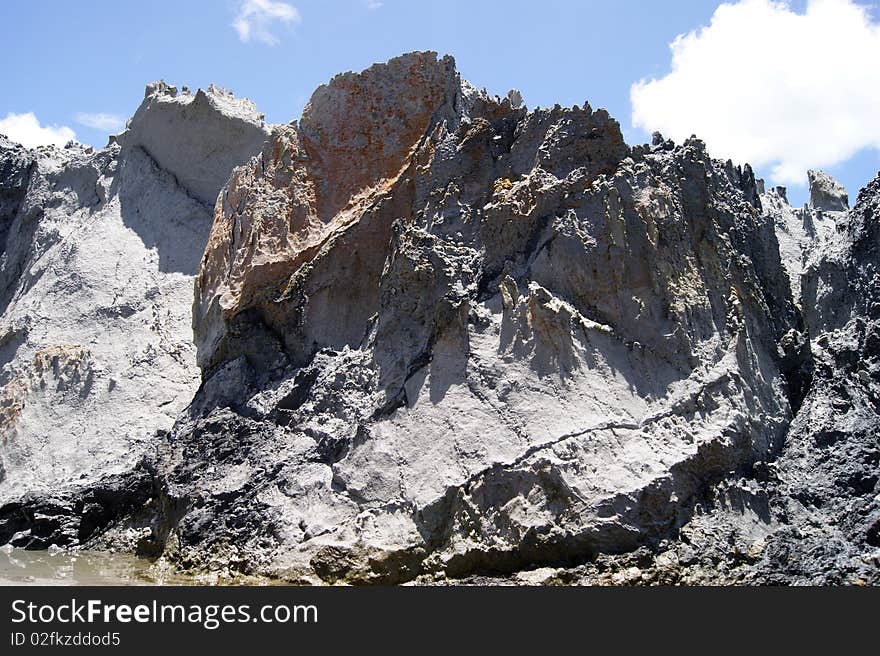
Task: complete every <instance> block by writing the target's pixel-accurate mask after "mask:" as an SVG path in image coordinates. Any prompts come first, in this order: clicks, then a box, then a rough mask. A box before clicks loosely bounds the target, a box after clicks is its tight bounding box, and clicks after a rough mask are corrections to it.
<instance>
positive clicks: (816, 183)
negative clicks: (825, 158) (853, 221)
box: [807, 170, 849, 212]
mask: <svg viewBox="0 0 880 656" xmlns="http://www.w3.org/2000/svg"><path fill="white" fill-rule="evenodd" d="M807 179H808V180H809V182H810V208H811V209H814V210H822V211H825V212H845V211H847V210H848V209H849V196H848V195H847V193H846V189H844V188H843V185H842V184H840V183H839V182H838V181H837V180H835V179H834V178H832V177H831V176H830V175H828V174H827V173H825V172H824V171H815V170H810V171H807Z"/></svg>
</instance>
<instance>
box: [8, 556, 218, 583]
mask: <svg viewBox="0 0 880 656" xmlns="http://www.w3.org/2000/svg"><path fill="white" fill-rule="evenodd" d="M199 583H204V581H197V580H196V579H194V578H192V577H185V576H181V575H179V574H171V573H168V572H164V571H162V570H160V569H158V568H157V567H155V566H153V565H152V564H151V563H150V562H149V561H147V560H143V559H140V558H137V557H135V556H132V555H129V554H113V553H106V552H99V551H78V552H69V551H60V550H59V551H54V552H50V551H25V550H23V549H9V548H8V547H2V548H0V585H197V584H199Z"/></svg>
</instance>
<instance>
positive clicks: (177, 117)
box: [117, 81, 271, 206]
mask: <svg viewBox="0 0 880 656" xmlns="http://www.w3.org/2000/svg"><path fill="white" fill-rule="evenodd" d="M270 128H271V126H267V125H266V123H265V120H264V116H263V114H261V113H259V111H257V107H256V105H254V103H252V102H251V101H250V100H248V99H246V98H236V97H235V95H234V94H233V93H232V92H231V91H227V90H226V89H221V88H218V87H215V86H214V85H213V84H212V85H210V86H209V87H208V89H207V90H202V89H199V90H198V91H196V92H195V93H192V92H190V91H189V89H187V88H186V87H183V92H182V93H178V90H177V87H174V86H171V85H169V84H167V83H165V82H164V81H159V82H153V83H151V84H148V85H147V87H146V90H145V93H144V100H143V102H142V103H141V105H140V107H138V109H137V111H136V112H135V114H134V116H132V118H131V119H130V120H129V122H128V126H127V128H126V130H125V132H123V133H122V134H121V135H119V136H118V137H117V141H118V142H119V143H120V144H121V145H122V147H123V148H124V149H131V148H142V149H143V150H144V151H146V152H147V154H149V155H150V157H152V158H153V159H154V160H155V161H156V163H157V164H158V165H159V166H160V167H161V168H163V169H165V170H166V171H168V172H169V173H171V174H172V175H174V176H175V177H176V178H177V181H178V183H179V184H180V185H181V186H182V187H183V188H184V189H186V191H187V192H188V193H189V194H190V195H191V196H193V197H194V198H196V199H197V200H199V201H201V202H202V203H205V204H206V205H210V206H213V204H214V201H215V200H216V199H217V194H218V192H219V191H220V188H221V187H222V186H223V185H224V184H225V183H226V180H227V179H228V178H229V173H230V172H231V171H232V169H233V168H234V167H235V166H237V165H239V164H241V163H242V162H244V161H245V160H246V159H247V158H248V157H250V156H251V155H252V154H254V153H256V152H258V151H259V149H260V146H261V145H262V143H263V142H264V141H265V140H266V138H267V137H268V136H269V133H270Z"/></svg>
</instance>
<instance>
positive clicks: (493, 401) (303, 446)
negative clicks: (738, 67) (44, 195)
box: [154, 54, 808, 582]
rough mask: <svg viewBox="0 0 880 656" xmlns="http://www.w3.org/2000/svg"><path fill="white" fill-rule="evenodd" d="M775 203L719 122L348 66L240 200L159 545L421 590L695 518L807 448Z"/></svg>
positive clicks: (207, 263) (232, 190)
mask: <svg viewBox="0 0 880 656" xmlns="http://www.w3.org/2000/svg"><path fill="white" fill-rule="evenodd" d="M328 103H330V105H328ZM398 108H405V111H403V113H402V114H400V115H398V114H397V112H398V111H399V110H398ZM331 109H335V110H338V111H331ZM352 115H353V116H354V117H355V120H352V119H351V117H352ZM376 139H379V140H380V142H381V143H382V148H381V149H379V150H377V147H376V142H375V140H376ZM757 196H758V194H757V187H756V182H755V180H754V177H753V176H752V173H751V171H750V170H749V169H746V170H741V169H738V168H735V167H733V166H732V165H730V164H725V163H721V162H714V161H712V160H711V159H710V158H709V157H708V155H707V154H706V151H705V148H704V146H703V144H702V142H700V141H698V140H696V139H692V140H689V141H688V142H687V143H686V144H684V145H682V146H675V145H673V144H671V143H669V142H664V141H662V140H660V141H659V142H658V143H657V144H656V145H654V146H653V147H650V148H637V149H630V148H629V147H627V146H626V144H625V143H624V142H623V139H622V137H621V134H620V130H619V127H618V125H617V123H616V122H615V121H613V120H612V119H611V118H610V117H609V116H608V114H607V113H606V112H604V111H603V110H599V111H593V110H592V109H591V108H590V107H589V106H584V107H574V108H570V109H565V108H561V107H555V108H551V109H539V110H535V111H533V112H528V111H526V110H525V109H523V108H520V107H514V104H512V103H511V102H510V100H509V99H505V100H500V99H497V98H491V97H488V96H487V95H486V94H485V93H482V92H479V91H477V90H476V89H474V88H473V87H471V86H470V85H468V84H467V83H463V82H461V81H460V80H459V78H458V75H457V73H456V71H455V69H454V66H453V64H452V62H451V60H449V59H443V60H438V59H436V58H435V56H434V55H432V54H416V55H409V56H406V57H403V58H400V59H397V60H393V61H392V62H390V63H389V64H387V65H379V66H375V67H373V68H371V69H369V70H368V71H365V72H364V73H363V74H360V75H353V74H347V75H345V76H341V77H338V78H336V79H334V80H333V81H332V82H331V83H330V84H329V85H327V86H326V87H322V88H321V89H319V90H318V92H316V94H315V97H314V98H313V99H312V101H311V102H310V104H309V107H308V108H307V109H306V111H305V113H304V116H303V121H302V122H301V123H300V124H299V125H298V126H293V125H291V126H285V127H283V128H280V129H277V130H276V132H275V133H274V134H273V136H272V139H271V140H270V141H269V142H267V144H266V146H265V148H264V150H263V152H262V154H261V156H260V157H258V158H255V159H254V160H252V161H251V163H250V164H248V165H247V166H245V167H243V168H240V169H238V170H237V171H236V172H235V173H234V174H233V176H232V179H231V180H230V183H229V185H228V186H227V188H226V189H225V190H224V192H223V194H222V196H221V199H220V201H219V202H218V204H217V206H216V208H215V218H214V227H213V229H212V234H211V238H210V240H209V244H208V248H207V250H206V254H205V258H204V260H203V262H202V267H201V270H200V272H199V276H198V279H197V284H196V303H195V315H194V325H195V332H196V337H197V340H198V347H199V361H200V363H201V365H202V366H203V371H204V375H205V380H204V385H203V387H202V388H201V390H200V392H199V394H198V395H197V396H196V399H195V401H194V403H193V404H192V406H191V407H190V409H189V411H188V412H187V413H185V414H184V415H183V416H182V417H181V418H180V420H179V421H178V423H177V426H176V427H175V429H174V431H173V435H172V438H171V439H170V440H169V441H168V443H167V448H166V451H165V452H164V453H163V455H162V457H160V459H159V465H158V473H157V476H158V479H159V480H160V481H161V485H162V494H161V496H162V499H163V501H162V504H161V507H162V508H163V509H164V512H163V514H161V515H160V521H159V522H158V523H159V525H160V526H161V527H164V528H163V529H162V530H161V531H159V532H158V534H157V535H156V536H154V537H155V538H156V539H157V540H158V541H160V542H161V543H162V548H164V550H165V553H166V557H167V558H169V559H172V560H175V561H177V562H180V563H184V564H202V565H206V564H210V563H212V562H220V561H222V562H223V563H229V564H231V565H230V566H233V567H234V566H238V567H241V568H242V569H244V570H245V571H253V572H262V573H270V574H273V575H277V576H281V577H284V578H287V579H293V580H314V581H326V582H331V581H337V580H349V581H384V582H399V581H405V580H408V579H411V578H414V577H416V576H419V575H425V574H438V575H439V574H444V575H452V576H460V575H465V574H468V573H470V572H474V571H480V570H483V569H501V570H510V571H512V570H515V569H517V568H522V567H528V566H531V565H535V564H539V563H543V562H560V561H568V560H571V561H576V560H579V559H585V558H588V557H590V556H591V555H593V554H596V553H599V552H605V551H626V550H631V549H634V548H636V547H638V546H639V545H642V544H647V543H651V542H653V541H656V540H659V539H661V538H662V537H664V536H666V535H668V534H669V533H670V532H674V531H675V530H676V529H677V528H678V527H679V526H681V525H682V524H683V523H684V522H686V521H687V519H688V517H689V515H690V513H691V511H692V506H693V499H694V498H695V497H696V496H697V495H698V494H699V493H700V491H701V489H702V487H703V486H704V485H706V484H707V481H712V480H714V479H717V478H720V477H723V476H724V475H726V474H727V473H728V472H730V471H735V470H738V469H741V468H747V467H750V466H751V465H752V464H753V463H754V462H755V461H759V460H766V459H767V458H769V457H771V456H772V455H773V454H775V453H776V452H778V450H779V448H780V446H781V444H782V441H783V439H784V436H785V432H786V430H787V428H788V424H789V422H790V420H791V418H792V416H793V406H794V409H796V407H797V405H798V404H799V403H800V401H801V400H802V397H803V392H804V389H805V385H806V381H805V380H804V371H803V368H802V366H801V365H802V364H803V361H804V359H805V358H806V357H807V356H808V351H807V350H806V349H805V344H806V338H805V337H804V335H803V325H802V323H801V321H800V315H799V314H798V312H797V311H796V308H795V306H794V304H793V302H792V298H791V294H790V291H789V285H788V282H787V278H786V275H785V273H784V270H783V267H782V263H781V261H780V257H779V251H778V248H777V245H776V238H775V234H774V226H773V224H772V222H771V221H770V220H768V219H767V218H765V216H764V215H763V214H762V213H761V211H760V204H759V202H758V200H757Z"/></svg>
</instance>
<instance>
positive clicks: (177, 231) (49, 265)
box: [0, 83, 269, 547]
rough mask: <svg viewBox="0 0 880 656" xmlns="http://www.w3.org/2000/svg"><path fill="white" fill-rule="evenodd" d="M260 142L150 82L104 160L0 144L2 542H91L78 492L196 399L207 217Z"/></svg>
mask: <svg viewBox="0 0 880 656" xmlns="http://www.w3.org/2000/svg"><path fill="white" fill-rule="evenodd" d="M268 133H269V129H268V128H267V127H265V126H264V125H263V123H262V120H261V117H260V116H259V115H257V114H256V112H255V110H253V107H252V105H251V104H250V103H248V102H247V101H238V100H236V99H234V98H233V97H232V96H231V95H230V94H228V93H224V92H220V91H217V90H213V89H212V90H210V91H208V92H203V91H199V92H198V93H197V94H195V95H193V94H189V93H186V94H183V95H178V94H177V93H176V91H175V90H173V89H172V88H170V87H168V86H167V85H165V84H163V83H159V84H155V85H150V86H149V87H148V88H147V94H146V97H145V98H144V101H143V104H142V105H141V107H140V108H139V109H138V111H137V113H136V114H135V116H134V117H133V119H132V120H131V121H129V125H128V129H127V130H126V131H125V132H123V133H122V134H121V135H119V136H118V137H115V138H111V144H110V145H108V147H107V148H105V149H103V150H101V151H98V152H94V151H93V150H92V149H91V148H88V149H86V148H83V147H81V146H79V145H76V144H71V145H70V146H69V147H67V148H64V149H58V148H54V147H51V148H41V149H39V150H37V151H27V150H25V149H24V148H22V147H20V146H17V145H15V144H12V143H11V142H9V141H8V140H6V139H5V138H4V139H2V140H0V247H2V255H0V311H2V315H0V365H2V371H0V541H2V542H4V543H5V542H7V541H10V540H11V541H12V542H13V543H14V544H16V545H19V546H32V547H39V546H46V545H47V544H49V543H51V542H55V543H61V544H71V543H74V544H75V543H77V542H79V541H81V538H83V537H88V535H90V534H91V532H92V531H89V530H81V529H82V527H83V526H88V525H89V521H90V520H88V519H85V517H86V516H87V515H88V513H89V512H92V511H90V510H89V509H88V507H85V506H87V505H88V504H85V506H84V504H83V501H82V499H83V498H87V497H88V489H97V488H100V489H104V487H106V485H105V483H102V482H101V481H102V480H103V478H104V477H114V476H115V477H119V476H122V475H128V473H129V472H131V471H132V469H133V468H134V466H135V463H137V462H138V461H139V459H140V458H141V457H142V456H143V455H144V453H145V452H147V451H148V450H149V449H148V445H149V444H150V442H151V440H153V438H154V436H155V434H156V431H157V430H159V429H169V428H171V426H172V424H173V422H174V419H175V417H176V416H177V414H178V413H179V412H180V411H181V409H183V408H184V407H185V406H186V405H187V403H188V402H189V401H190V400H191V398H192V395H193V394H194V393H195V391H196V389H197V388H198V385H199V370H198V368H197V366H196V361H195V348H194V346H193V343H192V338H191V331H190V324H191V305H192V284H193V277H194V275H195V273H196V271H197V269H198V264H199V260H200V258H201V255H202V253H203V251H204V247H205V243H206V241H207V237H208V233H209V231H210V227H211V207H212V206H213V202H214V200H215V199H216V197H217V194H218V192H219V190H220V188H221V187H222V186H223V185H224V184H225V182H226V180H227V179H228V177H229V173H230V171H231V170H232V168H233V166H234V165H236V164H239V163H241V162H243V161H246V160H247V159H248V158H249V157H250V156H251V155H252V154H253V153H254V152H257V151H258V150H259V149H260V147H261V146H262V142H263V141H264V140H265V138H266V136H267V135H268ZM119 480H120V481H121V480H122V479H119ZM90 486H91V488H90ZM95 486H97V488H96V487H95ZM102 486H104V487H102ZM127 487H128V483H120V484H119V485H118V486H117V491H118V495H117V496H118V498H120V499H122V498H123V497H125V496H126V494H127V493H126V492H125V489H126V488H127ZM133 487H134V489H141V488H140V487H139V484H134V486H133ZM83 489H85V490H86V491H85V492H83ZM151 490H152V488H151V486H148V487H147V488H146V492H147V493H148V494H149V493H150V492H151ZM113 497H114V495H113V494H110V493H107V494H104V496H103V497H102V498H103V499H104V500H105V501H106V504H105V505H108V506H109V508H110V509H111V510H108V509H107V508H104V509H99V510H95V509H93V511H94V512H99V514H103V515H107V514H108V513H109V514H110V515H113V513H114V512H115V511H112V507H113V506H114V502H113V501H112V499H113ZM141 502H143V498H142V499H141ZM102 503H103V502H102ZM99 505H100V504H99ZM116 505H117V506H119V507H120V508H123V509H125V508H127V505H126V503H122V502H121V501H120V503H118V504H116ZM47 508H55V509H56V510H57V512H54V513H53V512H49V511H48V510H47ZM40 518H42V519H40ZM7 520H8V521H7ZM105 524H106V522H105ZM32 528H33V531H32V530H31V529H32Z"/></svg>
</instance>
